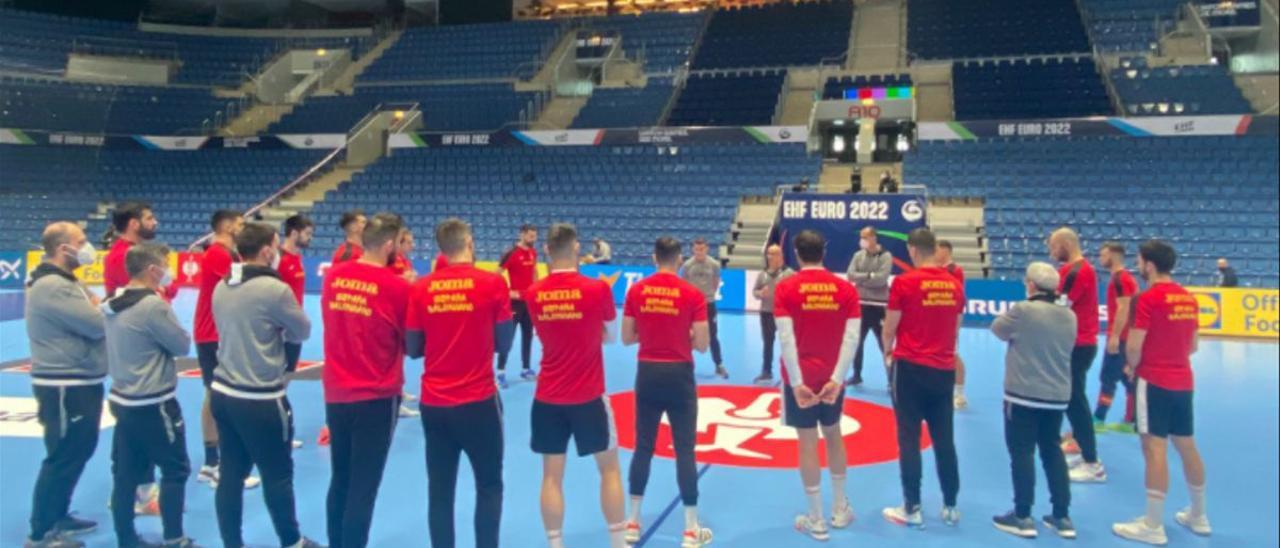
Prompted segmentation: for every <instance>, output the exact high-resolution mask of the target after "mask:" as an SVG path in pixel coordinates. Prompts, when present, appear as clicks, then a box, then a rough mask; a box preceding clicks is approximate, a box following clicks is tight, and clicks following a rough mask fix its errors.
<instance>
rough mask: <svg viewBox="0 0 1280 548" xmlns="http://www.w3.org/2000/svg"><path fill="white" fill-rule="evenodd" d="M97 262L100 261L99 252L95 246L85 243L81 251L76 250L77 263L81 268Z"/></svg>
mask: <svg viewBox="0 0 1280 548" xmlns="http://www.w3.org/2000/svg"><path fill="white" fill-rule="evenodd" d="M96 260H98V250H96V249H94V248H93V244H91V243H89V242H85V243H84V245H82V246H80V249H77V250H76V262H77V263H79V264H80V266H85V265H91V264H93V262H94V261H96Z"/></svg>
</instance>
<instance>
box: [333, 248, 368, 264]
mask: <svg viewBox="0 0 1280 548" xmlns="http://www.w3.org/2000/svg"><path fill="white" fill-rule="evenodd" d="M362 255H364V248H363V247H360V244H353V243H351V242H342V245H340V246H338V249H335V250H333V259H330V260H329V264H330V265H336V264H341V263H345V262H347V261H358V260H360V257H361V256H362Z"/></svg>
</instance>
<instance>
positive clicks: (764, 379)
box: [751, 373, 773, 386]
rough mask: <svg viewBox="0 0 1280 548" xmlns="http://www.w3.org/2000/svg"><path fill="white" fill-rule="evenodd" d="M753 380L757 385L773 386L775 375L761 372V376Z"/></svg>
mask: <svg viewBox="0 0 1280 548" xmlns="http://www.w3.org/2000/svg"><path fill="white" fill-rule="evenodd" d="M751 382H752V383H754V384H755V385H756V386H772V385H773V375H772V374H770V373H761V374H760V376H759V377H756V378H755V380H753V381H751Z"/></svg>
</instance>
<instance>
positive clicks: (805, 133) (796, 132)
mask: <svg viewBox="0 0 1280 548" xmlns="http://www.w3.org/2000/svg"><path fill="white" fill-rule="evenodd" d="M742 129H744V130H746V131H747V133H750V134H751V136H752V137H755V138H756V140H757V141H760V142H761V143H804V142H808V140H809V128H808V127H806V126H750V127H745V128H742Z"/></svg>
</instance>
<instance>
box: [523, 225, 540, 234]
mask: <svg viewBox="0 0 1280 548" xmlns="http://www.w3.org/2000/svg"><path fill="white" fill-rule="evenodd" d="M537 230H538V226H537V225H533V224H529V223H525V224H522V225H520V233H521V234H524V233H525V232H530V231H533V232H537Z"/></svg>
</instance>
